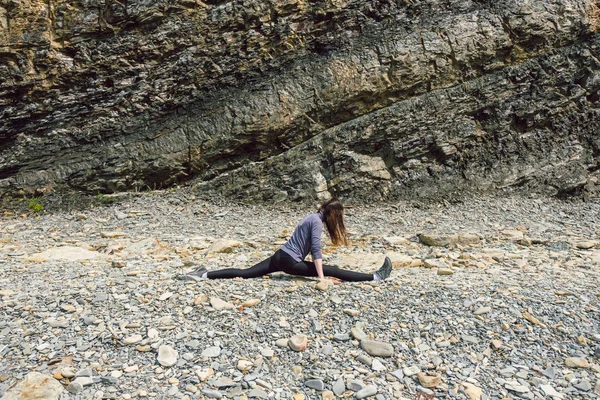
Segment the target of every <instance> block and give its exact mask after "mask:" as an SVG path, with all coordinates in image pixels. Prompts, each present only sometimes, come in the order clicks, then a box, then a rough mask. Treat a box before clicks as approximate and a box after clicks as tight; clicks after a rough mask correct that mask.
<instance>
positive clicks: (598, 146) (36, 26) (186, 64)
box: [0, 0, 600, 200]
mask: <svg viewBox="0 0 600 400" xmlns="http://www.w3.org/2000/svg"><path fill="white" fill-rule="evenodd" d="M598 17H599V12H598V7H597V4H596V2H594V1H592V0H550V1H548V0H544V1H542V0H532V1H530V2H522V1H518V0H501V1H496V2H481V1H468V0H467V1H462V0H461V1H454V0H452V1H441V0H413V1H410V2H408V1H398V2H395V3H393V2H388V1H375V2H364V1H358V0H357V1H343V0H330V1H319V2H308V1H304V0H273V1H271V2H258V1H254V0H247V1H242V0H232V1H223V2H213V1H211V2H207V3H203V2H201V1H194V0H180V1H166V0H155V1H127V2H118V1H99V0H92V1H87V2H67V1H52V2H46V1H34V0H29V1H22V2H18V3H17V2H5V3H1V4H0V54H1V55H2V58H1V60H2V61H1V64H0V105H1V108H0V115H1V118H0V193H8V192H13V191H16V190H24V191H26V192H35V191H38V192H39V191H41V192H44V191H48V190H52V189H59V188H65V187H70V188H75V189H80V190H87V191H92V192H97V191H102V192H111V191H118V190H126V189H144V188H155V187H165V186H168V185H172V184H174V183H177V182H181V181H184V180H189V179H192V178H195V179H198V180H199V181H200V183H199V189H200V192H201V193H203V194H207V195H213V194H215V193H217V194H221V195H225V196H228V197H234V198H239V199H245V200H266V199H268V200H272V199H275V200H284V199H294V200H300V199H303V198H307V197H308V198H313V197H326V196H329V195H330V194H333V195H337V196H343V197H358V198H360V197H365V198H370V199H373V198H385V197H389V196H394V197H398V196H403V197H411V196H436V195H438V194H440V193H452V192H456V191H460V190H463V189H476V190H498V189H502V188H508V187H520V188H524V189H525V190H538V191H543V192H545V193H548V194H553V195H556V194H558V195H571V194H577V193H584V192H587V191H594V190H595V183H596V181H597V179H598V172H597V171H598V170H599V169H600V165H598V162H597V155H598V154H599V153H600V142H599V141H598V137H597V135H595V134H594V132H597V131H598V128H599V126H598V125H599V122H598V121H599V120H600V119H599V118H598V113H599V103H598V99H599V96H598V88H599V87H600V74H599V72H598V70H599V69H600V62H599V61H598V60H599V58H600V37H599V36H598V34H596V33H595V31H596V29H597V26H598Z"/></svg>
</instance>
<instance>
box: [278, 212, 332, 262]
mask: <svg viewBox="0 0 600 400" xmlns="http://www.w3.org/2000/svg"><path fill="white" fill-rule="evenodd" d="M321 232H323V213H321V212H318V213H315V214H310V215H308V216H306V217H305V218H304V219H303V220H302V221H300V223H299V224H298V226H297V227H296V229H295V230H294V233H293V234H292V237H291V238H290V239H289V240H288V241H287V242H286V243H285V244H284V245H283V247H282V248H281V250H283V251H285V252H286V253H287V254H289V255H290V256H292V258H293V259H294V260H296V261H298V262H300V261H302V260H304V258H306V256H307V255H308V253H309V252H310V253H312V258H313V260H318V259H322V258H323V255H322V254H321Z"/></svg>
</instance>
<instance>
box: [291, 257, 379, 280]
mask: <svg viewBox="0 0 600 400" xmlns="http://www.w3.org/2000/svg"><path fill="white" fill-rule="evenodd" d="M283 272H285V273H286V274H290V275H300V276H318V275H317V268H316V267H315V263H313V262H310V261H300V262H299V263H296V264H294V265H293V266H292V267H290V268H284V269H283ZM323 275H325V276H330V277H332V278H337V279H341V280H343V281H350V282H361V281H372V280H374V276H373V274H365V273H363V272H356V271H349V270H345V269H340V268H338V267H335V266H331V265H323Z"/></svg>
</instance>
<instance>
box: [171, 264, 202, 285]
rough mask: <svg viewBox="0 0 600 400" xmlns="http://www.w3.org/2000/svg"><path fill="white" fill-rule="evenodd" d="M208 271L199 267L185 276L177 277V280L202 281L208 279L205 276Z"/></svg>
mask: <svg viewBox="0 0 600 400" xmlns="http://www.w3.org/2000/svg"><path fill="white" fill-rule="evenodd" d="M207 274H208V271H207V270H206V268H204V267H200V268H198V269H196V270H194V271H192V272H189V273H187V274H185V275H178V276H177V279H179V280H181V281H196V282H197V281H200V280H202V279H208V277H207V276H206V275H207Z"/></svg>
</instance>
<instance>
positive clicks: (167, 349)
mask: <svg viewBox="0 0 600 400" xmlns="http://www.w3.org/2000/svg"><path fill="white" fill-rule="evenodd" d="M178 357H179V353H177V351H176V350H175V349H173V348H172V347H171V346H168V345H166V344H163V345H161V346H160V347H159V348H158V357H157V361H158V363H159V364H160V365H162V366H163V367H172V366H173V365H175V364H176V363H177V358H178Z"/></svg>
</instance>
